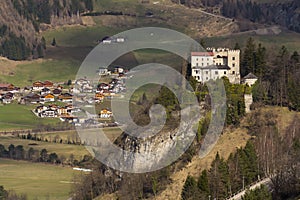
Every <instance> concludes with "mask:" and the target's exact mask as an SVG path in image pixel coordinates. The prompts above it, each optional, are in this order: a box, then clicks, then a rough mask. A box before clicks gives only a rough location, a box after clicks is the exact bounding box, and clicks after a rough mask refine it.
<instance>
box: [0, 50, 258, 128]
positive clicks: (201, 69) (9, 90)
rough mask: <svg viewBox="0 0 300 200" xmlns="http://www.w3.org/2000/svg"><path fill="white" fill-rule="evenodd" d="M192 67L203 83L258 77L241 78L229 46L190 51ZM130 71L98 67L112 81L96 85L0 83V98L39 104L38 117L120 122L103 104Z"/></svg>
mask: <svg viewBox="0 0 300 200" xmlns="http://www.w3.org/2000/svg"><path fill="white" fill-rule="evenodd" d="M191 69H192V74H191V75H192V76H193V77H194V78H195V79H196V80H197V81H198V82H199V83H201V84H204V83H206V82H207V81H209V80H216V79H219V78H222V77H224V76H225V77H227V78H228V79H229V81H230V82H231V83H233V84H248V85H249V86H252V85H253V84H254V83H255V82H256V81H257V79H258V78H257V77H256V76H255V75H253V74H251V73H250V74H248V75H247V76H245V77H244V78H242V79H241V77H240V76H241V75H240V51H239V50H230V49H226V48H218V49H214V48H208V49H207V51H206V52H191ZM127 72H128V71H126V70H124V69H123V68H121V67H115V68H114V69H113V70H112V71H110V70H108V69H106V68H99V69H98V71H97V73H98V75H99V77H106V78H107V79H106V80H109V81H106V82H99V83H98V85H97V86H94V85H92V84H91V83H90V81H89V80H87V79H85V78H80V79H77V80H74V81H72V80H69V81H68V82H67V83H53V82H51V81H49V80H45V81H36V82H33V83H32V85H30V86H27V87H24V88H20V87H17V86H15V85H13V84H11V83H8V84H0V99H1V102H2V104H4V105H5V104H11V103H18V104H21V105H28V104H33V105H37V106H36V107H35V109H33V110H32V113H33V114H34V115H36V117H38V118H58V119H60V120H61V121H62V122H68V123H70V124H73V125H75V126H78V127H83V126H84V127H93V128H98V127H104V126H117V125H118V124H117V122H114V120H113V112H112V111H111V110H110V108H109V106H107V107H103V106H101V104H103V102H105V101H110V99H112V98H114V97H116V96H122V95H121V94H122V93H123V92H125V91H126V85H125V82H126V79H127V78H128V77H127ZM75 94H83V95H75ZM75 97H76V98H75ZM74 100H75V101H76V102H77V103H78V102H79V103H81V104H85V105H87V106H88V105H91V104H96V105H100V108H101V110H99V112H98V113H97V114H96V115H92V114H90V113H89V112H88V111H86V110H83V109H82V108H79V107H76V106H74V102H73V101H74ZM252 102H253V100H252V95H250V96H249V95H248V96H245V103H246V111H249V110H250V105H251V104H252ZM79 113H84V114H85V115H87V116H88V117H79V116H80V114H79Z"/></svg>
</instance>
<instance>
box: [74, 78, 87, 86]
mask: <svg viewBox="0 0 300 200" xmlns="http://www.w3.org/2000/svg"><path fill="white" fill-rule="evenodd" d="M89 84H90V82H89V81H88V80H87V79H84V78H80V79H78V80H76V81H75V85H79V86H83V85H89Z"/></svg>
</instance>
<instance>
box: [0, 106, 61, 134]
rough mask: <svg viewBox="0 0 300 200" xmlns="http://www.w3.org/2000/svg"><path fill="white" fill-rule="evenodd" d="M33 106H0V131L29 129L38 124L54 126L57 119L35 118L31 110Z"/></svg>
mask: <svg viewBox="0 0 300 200" xmlns="http://www.w3.org/2000/svg"><path fill="white" fill-rule="evenodd" d="M33 108H34V106H23V105H18V104H9V105H4V106H0V131H2V130H18V129H31V128H34V127H36V126H37V125H39V124H54V123H57V122H59V120H58V119H41V118H37V117H36V116H35V115H34V114H33V113H32V112H31V110H32V109H33Z"/></svg>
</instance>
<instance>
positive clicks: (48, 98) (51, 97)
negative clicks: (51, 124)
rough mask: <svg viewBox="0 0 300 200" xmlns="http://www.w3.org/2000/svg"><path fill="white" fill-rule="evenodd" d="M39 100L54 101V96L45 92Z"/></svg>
mask: <svg viewBox="0 0 300 200" xmlns="http://www.w3.org/2000/svg"><path fill="white" fill-rule="evenodd" d="M41 101H43V102H54V101H55V96H54V95H53V94H46V95H44V96H41Z"/></svg>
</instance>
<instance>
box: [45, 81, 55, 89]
mask: <svg viewBox="0 0 300 200" xmlns="http://www.w3.org/2000/svg"><path fill="white" fill-rule="evenodd" d="M43 85H44V87H47V88H53V85H54V84H53V83H52V82H51V81H44V83H43Z"/></svg>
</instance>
